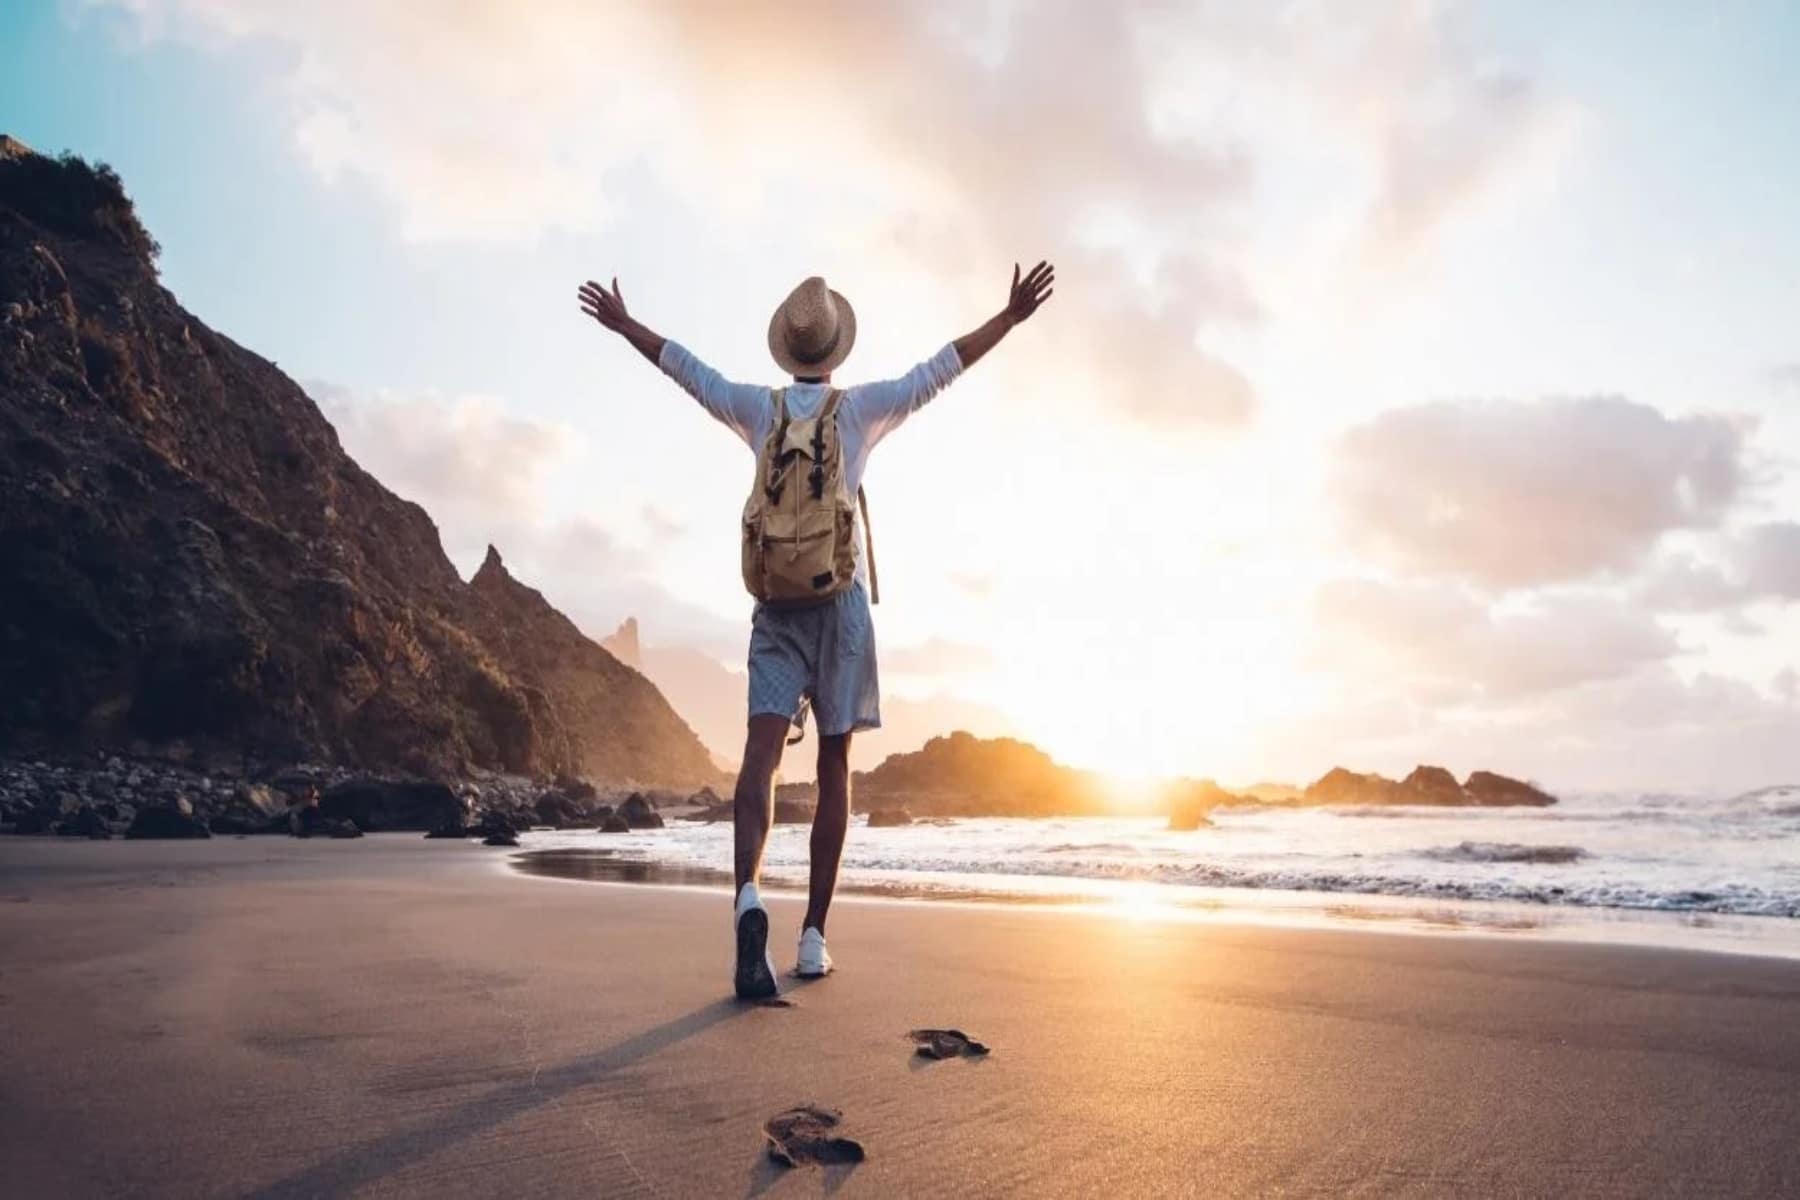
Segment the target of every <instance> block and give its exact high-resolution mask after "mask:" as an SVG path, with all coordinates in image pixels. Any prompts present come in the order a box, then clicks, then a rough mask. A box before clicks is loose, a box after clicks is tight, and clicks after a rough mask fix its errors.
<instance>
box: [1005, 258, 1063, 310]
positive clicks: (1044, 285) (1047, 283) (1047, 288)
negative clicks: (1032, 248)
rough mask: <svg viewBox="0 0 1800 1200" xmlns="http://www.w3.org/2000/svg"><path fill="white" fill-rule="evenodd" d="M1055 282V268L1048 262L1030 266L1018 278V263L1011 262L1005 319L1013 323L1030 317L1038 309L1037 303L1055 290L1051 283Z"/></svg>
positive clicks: (1041, 301)
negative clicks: (1009, 289)
mask: <svg viewBox="0 0 1800 1200" xmlns="http://www.w3.org/2000/svg"><path fill="white" fill-rule="evenodd" d="M1055 282H1056V268H1055V267H1053V266H1051V265H1050V264H1049V263H1048V262H1040V263H1039V264H1038V265H1037V266H1035V267H1033V268H1031V272H1030V274H1028V275H1026V276H1025V278H1023V279H1020V278H1019V264H1018V263H1014V264H1013V277H1012V291H1011V293H1009V294H1008V296H1007V298H1006V319H1007V320H1009V321H1011V322H1012V323H1013V324H1014V325H1017V324H1019V323H1020V322H1021V321H1024V320H1027V319H1028V318H1030V316H1031V314H1032V313H1034V312H1036V311H1037V310H1038V305H1040V304H1042V303H1043V302H1044V301H1046V300H1048V299H1049V298H1050V297H1051V295H1052V294H1053V293H1054V292H1055V291H1056V289H1055V288H1054V287H1052V286H1051V285H1052V284H1053V283H1055Z"/></svg>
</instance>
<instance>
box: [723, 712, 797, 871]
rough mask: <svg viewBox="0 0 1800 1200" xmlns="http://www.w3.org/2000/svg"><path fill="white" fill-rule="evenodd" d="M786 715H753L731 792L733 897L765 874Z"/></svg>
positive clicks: (785, 737)
mask: <svg viewBox="0 0 1800 1200" xmlns="http://www.w3.org/2000/svg"><path fill="white" fill-rule="evenodd" d="M787 732H788V721H787V718H786V717H776V716H770V715H769V714H767V713H759V714H757V715H756V716H754V717H751V718H750V727H749V731H748V732H747V733H746V734H745V737H744V765H743V766H741V767H739V768H738V777H737V790H736V791H735V792H734V793H733V794H732V821H733V824H734V825H735V827H736V828H735V830H734V834H733V842H732V845H733V853H732V874H733V875H734V876H735V877H736V882H735V883H734V884H733V885H732V888H731V895H732V898H733V900H735V899H736V898H737V894H738V893H739V892H741V891H743V890H744V885H745V884H746V883H750V882H751V881H753V880H754V879H756V877H757V876H758V875H760V874H762V856H763V845H764V843H766V842H767V841H768V840H769V826H770V824H771V823H772V822H773V821H774V819H775V768H777V767H779V766H780V765H781V748H782V746H783V745H784V744H785V743H786V741H787Z"/></svg>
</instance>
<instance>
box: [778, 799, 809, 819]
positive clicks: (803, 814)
mask: <svg viewBox="0 0 1800 1200" xmlns="http://www.w3.org/2000/svg"><path fill="white" fill-rule="evenodd" d="M816 811H817V805H815V804H813V803H810V802H808V801H805V800H776V801H775V823H776V824H777V825H810V824H811V823H812V819H813V813H814V812H816Z"/></svg>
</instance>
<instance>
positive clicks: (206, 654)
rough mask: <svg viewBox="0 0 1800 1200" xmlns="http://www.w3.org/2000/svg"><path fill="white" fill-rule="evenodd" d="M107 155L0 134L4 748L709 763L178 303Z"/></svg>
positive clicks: (551, 771)
mask: <svg viewBox="0 0 1800 1200" xmlns="http://www.w3.org/2000/svg"><path fill="white" fill-rule="evenodd" d="M155 252H156V246H155V243H154V241H153V240H152V239H151V238H150V236H149V234H148V233H147V232H146V231H145V230H144V228H143V227H142V225H141V224H139V222H138V220H137V217H136V215H135V213H134V212H133V210H132V207H131V204H130V202H129V200H128V199H127V198H126V196H125V192H124V190H123V188H122V187H121V186H120V183H119V180H118V178H117V177H116V176H114V175H113V174H112V173H111V172H110V171H108V170H106V169H105V168H103V167H98V168H97V167H90V166H89V165H87V164H86V163H83V162H80V161H79V160H74V159H62V160H54V159H50V158H46V157H43V156H41V155H37V154H33V153H31V152H30V151H29V150H27V149H25V148H24V147H23V146H21V145H20V144H19V143H17V142H15V141H12V140H11V139H6V140H5V141H4V142H3V143H0V577H3V578H4V579H5V580H6V586H5V587H3V588H0V679H3V680H4V681H5V690H6V697H5V703H4V704H0V754H11V755H15V756H17V755H41V756H56V755H65V754H71V753H87V752H91V751H93V750H95V749H103V750H105V751H108V752H112V753H119V754H125V755H137V756H145V755H149V756H157V757H161V758H166V759H170V760H175V761H189V762H193V763H196V764H202V763H203V764H217V763H219V762H222V761H231V762H237V763H242V762H251V763H281V762H296V761H304V762H314V763H323V764H331V765H333V766H336V767H345V768H357V769H361V770H365V771H371V772H376V773H380V774H386V775H401V774H405V775H414V776H424V777H438V778H451V777H457V776H466V775H469V774H470V773H472V772H478V771H482V770H487V771H499V772H506V773H510V774H513V775H520V776H535V777H538V778H541V779H549V778H551V777H553V776H555V775H557V774H559V773H562V774H574V775H587V776H591V777H593V778H595V779H601V780H608V781H617V782H620V783H627V782H631V783H636V784H637V785H638V786H679V787H684V788H685V787H692V786H693V785H695V784H698V783H702V782H711V781H713V780H715V779H717V778H718V774H717V772H716V770H715V768H714V767H713V765H712V763H711V761H710V760H709V758H708V756H707V754H706V751H705V749H704V748H703V747H702V746H701V744H700V742H699V739H698V738H697V737H695V736H694V734H693V732H692V731H691V730H689V729H688V727H687V726H686V725H685V724H683V722H682V721H681V719H680V718H679V717H678V716H677V715H676V714H675V712H674V711H673V710H672V709H671V708H670V707H669V705H668V704H667V702H666V701H665V700H664V699H663V697H662V696H661V695H660V694H659V693H658V692H657V691H656V689H655V688H654V687H653V686H651V684H650V683H649V682H648V681H647V680H645V679H644V678H643V677H642V676H641V675H638V674H637V673H636V672H635V671H632V670H631V669H630V668H628V667H626V666H624V665H623V664H621V663H619V662H618V661H616V660H615V659H613V658H612V657H611V656H610V655H608V654H607V653H606V652H605V651H603V650H601V649H600V648H599V647H598V646H597V645H595V644H594V643H593V642H592V641H590V640H588V639H587V638H585V637H583V636H582V635H581V633H580V632H579V631H578V630H576V628H575V627H574V625H573V624H571V623H570V622H569V621H568V620H567V619H566V618H564V617H562V615H561V614H560V613H557V612H556V610H555V609H554V608H552V607H551V606H550V604H549V603H548V602H547V601H545V600H544V599H543V597H541V596H539V595H538V594H537V593H536V592H534V591H532V590H531V589H529V588H527V587H524V585H522V584H519V583H518V582H517V581H516V580H514V579H512V578H511V576H510V575H508V574H507V573H506V571H505V568H504V567H503V566H502V565H501V563H500V560H499V556H498V555H497V554H490V555H489V561H488V563H487V564H484V566H483V568H482V571H481V573H480V574H478V575H477V577H476V579H475V580H474V581H473V582H472V583H465V582H463V580H462V579H461V578H459V577H458V575H457V573H456V570H455V568H454V567H453V566H452V565H451V563H450V561H449V559H447V558H446V557H445V555H444V552H443V549H442V546H441V544H440V542H439V539H438V533H437V529H436V527H435V526H434V525H433V524H432V522H431V518H430V517H429V516H428V515H427V514H426V513H425V511H424V510H423V509H421V508H420V507H419V506H418V505H416V504H412V503H410V502H408V501H406V500H403V499H401V498H400V497H398V496H396V495H394V494H393V493H392V492H389V491H388V490H387V489H386V488H384V487H382V485H381V484H380V483H379V482H378V481H376V480H375V479H374V478H373V477H371V476H370V475H369V474H368V473H367V472H365V471H364V470H362V468H360V467H359V466H358V465H357V464H356V463H355V462H354V461H352V460H351V458H350V457H349V456H348V455H347V454H345V453H344V450H343V448H342V446H341V445H340V444H339V442H338V438H337V435H336V433H335V432H334V431H333V429H332V427H331V425H330V424H329V423H328V422H327V421H326V420H325V418H324V416H323V415H321V413H320V411H319V409H318V408H317V406H316V405H314V404H313V402H312V401H311V400H310V399H308V398H307V396H306V394H305V393H304V392H303V391H301V389H300V388H299V387H298V386H297V385H295V384H294V382H293V381H292V380H290V379H289V378H288V377H287V376H285V375H283V374H282V373H281V372H280V371H279V370H277V369H276V367H275V366H274V364H272V363H270V362H268V361H267V360H265V359H263V358H261V357H259V356H257V355H256V354H254V353H252V352H250V351H248V350H246V349H244V348H243V347H241V346H238V345H237V344H235V343H234V342H232V341H231V340H230V339H228V338H225V337H223V336H221V335H219V334H217V333H215V332H213V331H212V330H211V329H209V328H207V326H206V325H205V324H203V323H202V322H200V321H199V320H198V319H196V318H195V317H194V316H193V315H191V314H190V313H188V312H186V311H185V310H184V309H182V307H181V306H180V305H179V304H178V303H177V302H176V300H175V298H174V297H173V296H171V295H170V294H169V293H168V292H167V291H166V290H165V289H163V288H162V287H161V286H160V285H159V284H158V281H157V277H156V270H155V265H154V255H155Z"/></svg>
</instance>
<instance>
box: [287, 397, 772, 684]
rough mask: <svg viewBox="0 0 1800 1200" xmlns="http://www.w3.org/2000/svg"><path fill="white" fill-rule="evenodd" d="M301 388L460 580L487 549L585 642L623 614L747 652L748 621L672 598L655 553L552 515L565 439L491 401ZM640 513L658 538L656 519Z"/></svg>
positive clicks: (710, 645) (590, 523)
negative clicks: (407, 504)
mask: <svg viewBox="0 0 1800 1200" xmlns="http://www.w3.org/2000/svg"><path fill="white" fill-rule="evenodd" d="M307 391H308V393H309V394H310V395H311V396H312V397H313V398H314V400H315V401H317V402H318V404H319V407H320V409H321V410H323V411H324V413H325V415H326V417H327V418H328V419H329V420H330V421H331V423H332V425H333V426H334V427H335V428H336V429H337V431H338V439H339V441H340V442H341V443H342V444H343V447H344V449H345V451H346V452H348V453H349V454H350V456H351V457H352V458H354V459H356V461H357V462H358V463H359V464H360V465H361V466H362V467H363V468H364V469H365V470H367V471H368V472H369V473H370V474H372V475H374V476H375V477H376V478H377V479H379V480H380V481H381V482H382V483H383V484H384V485H385V486H386V487H388V488H390V489H391V490H393V491H394V492H396V493H398V494H399V495H402V496H404V497H406V498H407V499H409V500H413V501H415V502H417V503H418V504H420V505H422V506H423V507H424V508H425V510H426V512H428V513H430V514H431V517H432V520H433V521H435V522H436V523H437V526H438V530H439V535H440V537H441V538H442V540H443V544H444V552H445V553H446V554H447V555H449V557H450V558H451V560H452V561H453V562H455V563H456V565H457V567H458V569H460V570H461V571H462V572H463V574H464V576H465V577H466V576H468V575H469V574H471V573H472V572H473V571H474V570H475V568H476V566H477V565H478V564H479V563H480V562H481V559H482V557H483V555H484V553H485V552H486V549H487V547H488V546H489V545H490V544H491V545H494V546H496V547H498V548H499V549H500V552H501V556H502V557H503V558H504V559H505V561H506V566H507V569H508V570H509V571H511V572H512V574H513V575H514V576H516V577H517V578H519V579H522V580H524V581H525V582H527V583H529V584H531V585H532V586H533V587H535V588H537V589H538V590H539V591H541V592H543V593H544V595H545V596H546V597H547V598H548V599H549V600H550V602H551V603H552V604H554V605H556V606H557V607H558V608H559V609H561V610H562V611H563V612H564V613H566V614H567V615H568V616H569V618H570V619H571V620H573V621H574V622H575V623H576V624H577V625H578V626H580V627H581V629H582V630H583V631H584V632H586V633H587V634H589V636H592V637H596V638H598V637H601V636H604V635H605V634H607V633H610V632H611V631H612V630H613V629H614V628H615V627H617V625H618V624H619V622H620V621H622V620H623V619H624V618H626V617H628V616H639V617H653V618H654V619H655V620H656V622H657V626H658V628H660V629H662V630H664V631H665V632H666V634H667V635H668V636H670V637H671V638H679V639H682V640H684V641H687V642H689V643H692V644H694V645H696V646H701V647H705V648H706V649H707V650H709V651H711V652H714V653H720V654H730V655H736V654H741V653H742V651H743V644H744V639H745V637H746V636H747V634H748V621H747V619H745V620H731V619H727V618H723V617H720V616H719V615H717V614H716V613H713V612H711V611H709V610H707V609H704V608H700V607H698V606H696V605H693V604H689V603H687V602H685V601H683V600H681V599H679V598H678V597H676V596H675V595H673V594H672V593H670V592H669V591H668V589H666V588H665V587H663V586H662V585H661V584H659V583H658V582H656V580H655V578H654V575H655V569H656V560H655V557H654V554H653V553H652V550H653V547H642V546H638V545H635V544H633V543H629V542H627V541H626V540H624V539H623V538H622V537H621V536H620V534H619V532H618V531H617V530H615V529H614V528H613V527H611V526H609V525H606V524H604V523H602V522H600V521H598V520H595V519H594V518H592V517H589V516H585V515H575V516H559V515H555V514H554V513H553V511H552V507H551V506H550V505H549V504H548V503H547V502H546V500H545V491H546V484H547V477H548V476H549V475H550V474H551V473H552V472H553V471H554V470H555V469H556V468H557V467H559V466H560V465H562V464H563V463H564V462H565V461H566V460H568V459H569V458H570V457H571V456H572V455H573V453H574V452H575V447H576V439H575V437H574V435H573V434H572V433H571V432H570V431H568V430H566V429H564V428H562V427H561V426H556V425H548V424H544V423H542V422H538V421H532V420H528V419H526V418H522V417H516V416H512V415H510V414H509V413H508V412H507V410H506V408H505V406H504V405H503V404H501V403H500V401H498V400H495V399H492V398H489V397H470V396H462V397H449V396H441V395H437V394H434V393H420V394H413V395H403V394H399V393H394V392H386V391H383V392H377V393H375V394H373V395H369V396H363V395H359V394H357V393H355V392H353V391H351V390H350V389H348V388H344V387H341V386H338V385H336V384H331V383H320V382H313V383H309V384H308V385H307ZM640 515H641V516H642V518H643V520H644V522H645V524H647V525H649V526H650V527H651V529H652V532H653V533H655V532H657V531H658V526H657V524H656V520H657V518H656V516H655V514H654V510H648V509H646V510H644V511H643V512H642V513H641V514H640ZM662 532H663V534H665V535H666V530H663V531H662Z"/></svg>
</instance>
